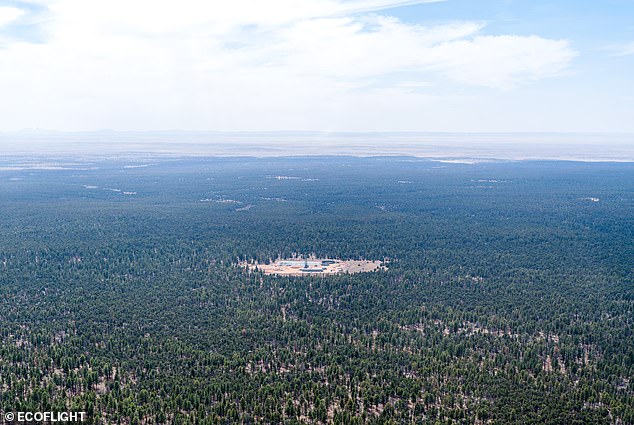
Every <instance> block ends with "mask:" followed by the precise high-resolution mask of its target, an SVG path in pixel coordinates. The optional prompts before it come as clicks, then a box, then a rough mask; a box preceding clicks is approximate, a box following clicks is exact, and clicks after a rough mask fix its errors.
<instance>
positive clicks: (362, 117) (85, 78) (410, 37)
mask: <svg viewBox="0 0 634 425" xmlns="http://www.w3.org/2000/svg"><path fill="white" fill-rule="evenodd" d="M632 16H634V5H633V4H632V3H631V2H627V1H611V2H610V3H609V7H606V6H605V4H604V3H602V2H601V3H595V2H582V3H579V2H574V1H572V0H565V1H558V2H553V1H548V0H536V1H531V2H527V1H509V0H485V1H479V2H472V1H468V0H446V1H441V0H301V1H298V0H295V1H292V2H289V1H287V0H273V1H270V2H266V3H261V2H252V1H248V0H239V1H234V2H205V1H200V0H186V1H181V2H178V3H176V2H169V1H162V0H161V1H148V0H137V1H134V2H129V1H123V0H114V1H110V2H106V3H103V2H98V1H96V0H82V1H77V0H28V1H26V0H10V1H4V2H2V3H0V93H2V97H3V100H4V101H3V102H1V103H0V116H2V119H1V120H0V132H13V131H18V130H21V129H24V128H47V129H52V130H60V131H73V132H74V131H94V130H96V129H102V128H112V129H115V130H117V131H161V130H168V129H172V128H180V129H183V130H185V131H211V130H214V131H258V132H260V131H274V130H279V129H284V130H295V131H297V130H308V131H317V132H377V131H379V132H385V131H390V132H401V131H415V132H452V133H454V132H476V133H481V132H504V133H515V132H533V131H536V132H573V133H588V132H592V133H601V132H610V133H613V132H616V133H634V120H632V119H631V117H632V116H634V81H633V77H632V75H634V73H632V69H633V65H634V48H633V45H634V26H632V24H631V17H632Z"/></svg>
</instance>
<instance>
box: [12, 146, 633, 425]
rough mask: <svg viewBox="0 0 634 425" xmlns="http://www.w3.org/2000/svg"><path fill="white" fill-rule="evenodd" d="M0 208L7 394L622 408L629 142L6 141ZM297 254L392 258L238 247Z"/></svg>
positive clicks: (250, 418) (289, 411) (173, 417)
mask: <svg viewBox="0 0 634 425" xmlns="http://www.w3.org/2000/svg"><path fill="white" fill-rule="evenodd" d="M247 207H248V208H247ZM0 218H1V220H0V412H2V411H4V412H9V411H13V412H16V411H50V410H55V411H57V410H59V411H63V410H66V409H67V408H68V406H72V407H73V410H77V411H82V410H84V411H87V412H88V415H89V418H90V420H89V421H88V422H87V423H88V424H94V425H96V424H99V425H111V424H121V425H132V424H136V425H159V424H161V425H163V424H165V425H170V424H180V425H194V424H196V425H208V424H235V423H237V424H241V423H243V424H252V425H255V424H284V425H300V424H302V425H304V424H311V425H325V424H331V423H333V424H351V425H361V424H370V425H379V424H453V425H467V424H487V425H488V424H491V425H497V424H504V425H507V424H522V425H524V424H535V425H536V424H540V425H541V424H552V425H555V424H599V425H604V424H605V425H626V424H627V425H629V424H634V320H633V314H632V312H633V311H634V284H633V282H634V268H633V265H634V244H632V241H633V240H634V164H631V163H581V162H569V161H512V162H499V161H478V160H473V159H470V158H467V159H465V160H451V162H438V161H432V160H426V159H421V158H414V157H389V158H387V157H375V158H357V157H310V158H273V157H268V158H204V157H201V158H180V157H179V158H175V157H172V158H162V157H153V156H139V155H137V156H134V157H125V158H121V157H109V158H91V159H81V158H80V157H75V158H72V159H69V158H63V157H57V158H40V159H38V160H37V161H34V160H33V158H18V159H15V158H13V159H12V158H7V157H6V156H0ZM311 256H314V257H315V259H309V263H310V266H311V267H313V266H320V263H317V264H313V261H315V262H316V261H317V260H316V259H370V260H376V259H384V258H388V259H390V260H389V263H388V267H387V269H386V270H381V271H378V272H374V273H353V271H361V270H367V269H368V268H370V269H371V268H374V267H376V266H377V264H376V263H366V262H360V264H359V262H354V261H353V262H350V263H346V264H347V267H348V271H349V272H348V273H336V274H331V275H327V277H324V278H298V277H293V276H288V275H287V276H284V275H269V274H265V273H253V272H251V271H249V270H248V269H247V268H246V267H236V264H240V263H241V262H244V261H252V262H255V263H258V264H264V263H266V262H267V261H270V260H271V259H292V258H293V257H299V258H310V257H311ZM300 261H301V260H300ZM300 266H303V265H302V264H300ZM339 266H340V267H342V269H343V265H341V264H340V265H339Z"/></svg>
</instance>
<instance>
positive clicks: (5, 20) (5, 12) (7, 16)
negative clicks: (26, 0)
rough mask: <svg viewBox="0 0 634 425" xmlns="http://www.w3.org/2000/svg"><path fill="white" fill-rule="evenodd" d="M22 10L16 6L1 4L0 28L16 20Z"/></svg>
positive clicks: (22, 12) (21, 13) (22, 13)
mask: <svg viewBox="0 0 634 425" xmlns="http://www.w3.org/2000/svg"><path fill="white" fill-rule="evenodd" d="M22 15H24V11H22V9H18V8H16V7H8V6H1V7H0V28H1V27H3V26H5V25H7V24H10V23H12V22H14V21H16V20H18V19H19V18H20V17H21V16H22Z"/></svg>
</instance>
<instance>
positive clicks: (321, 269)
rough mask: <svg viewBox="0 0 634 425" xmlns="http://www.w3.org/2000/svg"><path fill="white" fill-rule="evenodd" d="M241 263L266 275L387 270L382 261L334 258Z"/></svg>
mask: <svg viewBox="0 0 634 425" xmlns="http://www.w3.org/2000/svg"><path fill="white" fill-rule="evenodd" d="M242 265H243V266H245V267H247V268H248V269H249V270H252V271H261V272H264V274H267V275H280V276H306V275H336V274H346V273H350V274H352V273H368V272H375V271H379V270H387V267H386V265H385V262H384V261H378V260H374V261H373V260H335V259H330V258H326V259H322V258H309V259H298V258H290V259H280V260H277V261H275V262H273V263H270V264H265V263H257V262H253V263H242Z"/></svg>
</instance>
